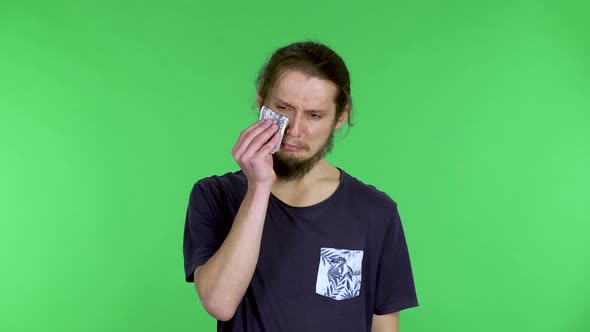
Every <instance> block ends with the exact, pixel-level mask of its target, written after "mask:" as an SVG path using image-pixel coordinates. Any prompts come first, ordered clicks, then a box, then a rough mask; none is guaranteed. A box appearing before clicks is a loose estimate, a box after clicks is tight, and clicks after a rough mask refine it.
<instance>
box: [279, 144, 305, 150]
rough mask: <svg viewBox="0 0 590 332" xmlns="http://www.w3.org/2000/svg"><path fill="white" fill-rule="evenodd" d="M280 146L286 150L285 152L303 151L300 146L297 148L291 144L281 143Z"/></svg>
mask: <svg viewBox="0 0 590 332" xmlns="http://www.w3.org/2000/svg"><path fill="white" fill-rule="evenodd" d="M282 145H283V147H284V148H285V150H287V151H299V150H303V147H300V146H297V145H293V144H288V143H283V144H282Z"/></svg>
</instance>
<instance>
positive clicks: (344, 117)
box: [336, 105, 350, 129]
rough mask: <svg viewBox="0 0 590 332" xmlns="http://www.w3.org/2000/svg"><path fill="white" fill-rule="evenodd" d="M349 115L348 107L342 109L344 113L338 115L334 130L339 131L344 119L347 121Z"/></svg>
mask: <svg viewBox="0 0 590 332" xmlns="http://www.w3.org/2000/svg"><path fill="white" fill-rule="evenodd" d="M349 113H350V108H349V107H348V105H346V107H344V111H343V112H342V114H340V117H339V118H338V121H337V122H336V129H340V127H342V125H343V124H344V122H346V119H348V115H349Z"/></svg>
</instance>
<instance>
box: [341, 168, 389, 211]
mask: <svg viewBox="0 0 590 332" xmlns="http://www.w3.org/2000/svg"><path fill="white" fill-rule="evenodd" d="M342 174H343V175H342V176H343V178H345V181H347V184H348V189H349V190H348V194H349V195H351V196H352V197H353V198H354V199H356V200H358V201H359V202H363V203H364V204H366V205H368V206H369V207H381V208H383V207H385V208H389V209H396V208H397V203H396V202H395V201H394V200H393V199H392V198H391V197H390V196H389V195H388V194H387V193H385V192H383V191H381V190H379V189H377V187H375V186H374V185H371V184H367V183H365V182H363V181H361V180H359V179H357V178H356V177H354V176H352V175H350V174H348V173H346V172H345V171H343V170H342Z"/></svg>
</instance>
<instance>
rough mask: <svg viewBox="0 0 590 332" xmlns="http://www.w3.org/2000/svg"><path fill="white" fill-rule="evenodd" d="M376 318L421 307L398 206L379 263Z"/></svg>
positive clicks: (389, 225)
mask: <svg viewBox="0 0 590 332" xmlns="http://www.w3.org/2000/svg"><path fill="white" fill-rule="evenodd" d="M375 296H376V298H375V308H374V313H375V314H376V315H385V314H389V313H392V312H397V311H400V310H403V309H407V308H411V307H416V306H418V298H417V297H416V288H415V286H414V277H413V275H412V266H411V264H410V255H409V252H408V246H407V244H406V238H405V235H404V230H403V227H402V223H401V220H400V216H399V213H398V211H397V206H394V208H393V212H392V213H391V216H390V221H389V222H388V225H387V229H386V231H385V239H384V243H383V248H382V252H381V257H380V260H379V269H378V274H377V289H376V293H375Z"/></svg>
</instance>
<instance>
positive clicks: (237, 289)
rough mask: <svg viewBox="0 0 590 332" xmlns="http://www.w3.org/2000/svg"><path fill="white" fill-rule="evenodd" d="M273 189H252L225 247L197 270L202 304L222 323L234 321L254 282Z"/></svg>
mask: <svg viewBox="0 0 590 332" xmlns="http://www.w3.org/2000/svg"><path fill="white" fill-rule="evenodd" d="M269 196H270V188H265V187H262V188H253V187H249V189H248V192H247V193H246V196H245V198H244V200H243V201H242V204H241V206H240V209H239V210H238V213H237V215H236V218H235V220H234V223H233V226H232V228H231V230H230V232H229V234H228V236H227V237H226V239H225V241H224V242H223V244H222V245H221V247H220V248H219V249H218V250H217V252H216V253H215V255H213V256H212V257H211V258H210V259H209V260H208V261H207V263H206V264H204V265H202V266H201V267H199V268H198V269H197V270H196V271H195V287H196V289H197V293H198V294H199V298H200V299H201V303H203V306H204V307H205V309H206V310H207V312H209V313H210V314H211V315H212V316H214V317H215V318H217V319H219V320H228V319H231V318H232V317H233V315H234V313H235V310H236V308H237V306H238V305H239V303H240V302H241V300H242V298H243V297H244V294H245V293H246V289H247V288H248V285H249V284H250V281H251V280H252V276H253V274H254V270H255V269H256V264H257V262H258V256H259V253H260V242H261V238H262V230H263V227H264V221H265V219H266V211H267V207H268V199H269Z"/></svg>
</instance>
